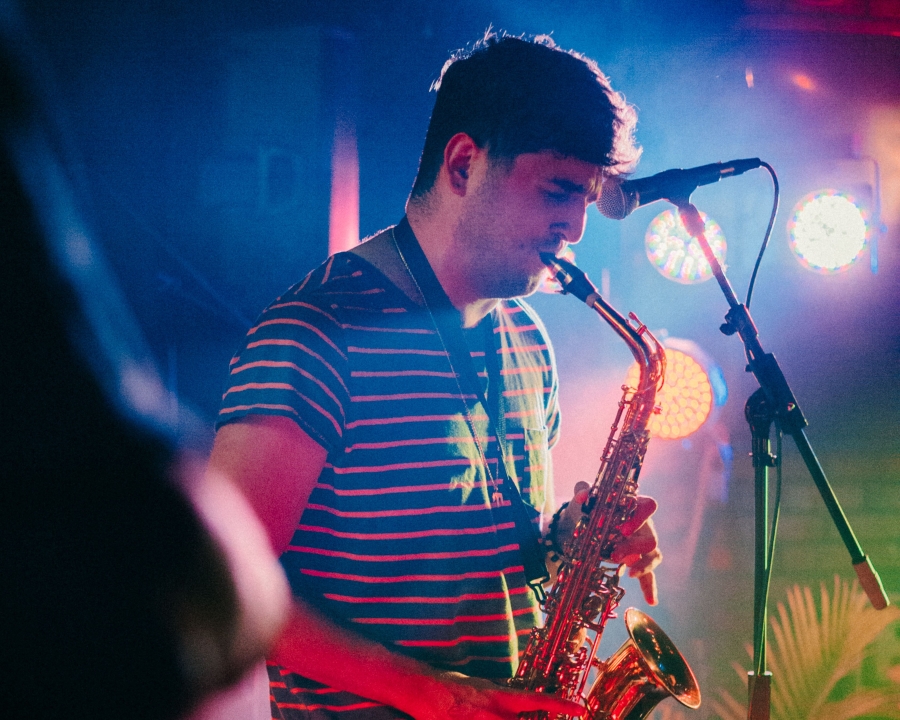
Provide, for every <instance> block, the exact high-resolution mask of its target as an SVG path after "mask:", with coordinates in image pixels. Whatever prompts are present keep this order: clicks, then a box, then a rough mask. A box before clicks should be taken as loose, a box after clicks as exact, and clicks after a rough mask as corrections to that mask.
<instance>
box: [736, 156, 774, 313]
mask: <svg viewBox="0 0 900 720" xmlns="http://www.w3.org/2000/svg"><path fill="white" fill-rule="evenodd" d="M761 166H762V167H764V168H765V169H766V170H768V171H769V175H771V176H772V185H774V188H773V195H774V197H773V199H772V215H771V216H770V217H769V227H767V228H766V235H765V237H764V238H763V242H762V247H761V248H760V249H759V255H758V256H757V257H756V264H755V265H754V266H753V274H752V275H751V276H750V285H749V286H748V287H747V302H745V303H744V304H745V305H746V307H747V309H748V310H749V309H750V298H751V297H752V295H753V286H754V285H755V284H756V273H757V272H759V265H760V263H761V262H762V258H763V254H764V253H765V252H766V247H767V246H768V244H769V238H770V237H771V236H772V228H773V227H774V226H775V216H776V215H777V214H778V198H779V195H780V191H779V188H778V176H777V175H776V174H775V170H774V168H773V167H772V166H771V165H769V163H767V162H764V163H762V164H761Z"/></svg>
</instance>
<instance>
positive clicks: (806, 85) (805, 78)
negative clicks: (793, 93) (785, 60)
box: [791, 73, 816, 92]
mask: <svg viewBox="0 0 900 720" xmlns="http://www.w3.org/2000/svg"><path fill="white" fill-rule="evenodd" d="M791 80H792V81H793V83H794V85H796V86H797V87H798V88H800V89H801V90H806V91H807V92H812V91H813V90H815V89H816V84H815V83H814V82H813V79H812V78H811V77H810V76H809V75H805V74H803V73H794V74H793V75H792V76H791Z"/></svg>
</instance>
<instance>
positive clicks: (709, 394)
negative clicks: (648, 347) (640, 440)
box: [625, 338, 728, 440]
mask: <svg viewBox="0 0 900 720" xmlns="http://www.w3.org/2000/svg"><path fill="white" fill-rule="evenodd" d="M664 346H665V353H666V378H665V382H664V383H663V386H662V388H661V389H660V390H659V391H658V392H657V394H656V404H657V406H658V407H659V413H657V414H655V415H653V417H652V418H651V419H650V425H649V428H648V430H649V432H650V435H651V437H657V438H665V439H669V440H676V439H679V438H685V437H688V436H689V435H691V434H693V433H694V432H696V431H697V430H698V429H699V428H700V426H701V425H703V423H704V422H706V420H707V418H708V417H709V416H710V413H711V412H712V411H713V410H714V409H715V408H716V407H720V406H722V405H724V404H725V400H726V399H727V397H728V389H727V387H726V385H725V379H724V377H723V376H722V371H721V370H720V369H719V367H718V366H717V365H715V364H714V363H713V362H712V361H710V360H709V358H708V357H707V356H706V354H705V353H703V352H702V351H701V350H700V349H699V347H697V345H696V344H695V343H692V342H690V341H688V340H678V339H676V338H668V339H666V340H665V342H664ZM638 377H639V369H638V366H637V363H635V364H633V365H632V366H631V367H630V368H629V370H628V374H627V376H626V378H625V384H626V385H627V386H628V387H635V386H636V384H637V382H638Z"/></svg>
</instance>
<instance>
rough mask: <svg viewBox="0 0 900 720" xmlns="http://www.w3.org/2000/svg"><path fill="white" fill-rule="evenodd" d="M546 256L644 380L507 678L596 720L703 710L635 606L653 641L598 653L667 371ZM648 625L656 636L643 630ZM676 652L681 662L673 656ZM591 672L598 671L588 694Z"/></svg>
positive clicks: (581, 278)
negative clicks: (539, 622)
mask: <svg viewBox="0 0 900 720" xmlns="http://www.w3.org/2000/svg"><path fill="white" fill-rule="evenodd" d="M545 262H547V264H548V266H550V267H551V269H552V270H553V271H554V274H555V275H556V277H557V279H558V280H559V281H560V283H561V284H562V286H563V289H564V291H566V292H570V293H571V294H573V295H575V296H576V297H578V298H579V299H581V300H582V301H584V302H585V303H586V304H587V305H588V306H589V307H591V308H593V309H594V310H595V311H596V312H597V313H598V314H599V315H601V317H603V319H604V320H605V321H606V322H607V323H608V324H609V325H610V326H611V327H612V328H613V330H614V331H615V332H616V333H617V334H618V335H619V336H620V337H622V339H623V340H625V342H626V343H627V344H628V346H629V349H630V350H631V352H632V355H633V356H634V358H635V360H636V361H637V363H638V366H639V368H640V379H639V382H638V384H637V387H636V388H627V387H626V388H623V390H624V393H623V396H622V399H621V401H620V402H619V406H618V411H617V413H616V417H615V420H614V422H613V425H612V431H611V433H610V436H609V439H608V440H607V443H606V447H605V448H604V450H603V455H602V458H601V465H600V470H599V471H598V473H597V478H596V480H595V481H594V484H593V486H592V487H591V489H590V492H589V495H588V498H587V501H586V502H585V503H584V504H583V507H582V509H583V513H582V516H581V518H580V519H579V521H578V524H577V525H576V527H575V530H574V533H573V535H572V537H571V539H570V540H567V541H565V542H564V543H563V546H562V547H561V548H560V550H561V553H560V555H561V559H562V562H561V565H560V568H559V571H558V573H557V578H556V582H555V583H554V585H553V587H552V588H551V589H550V591H549V592H548V593H547V596H546V600H545V602H544V605H543V610H544V613H545V622H544V625H543V627H540V628H535V629H534V630H532V633H531V636H530V638H529V642H528V645H527V647H526V649H525V652H524V653H523V655H522V658H521V660H520V663H519V668H518V671H517V673H516V676H515V677H514V678H513V679H512V680H511V682H510V684H511V685H512V686H513V687H517V688H521V689H526V690H532V691H535V692H548V693H552V694H554V695H557V696H559V697H563V698H566V699H568V700H574V701H576V702H577V701H582V700H585V699H586V701H587V706H588V708H589V711H590V713H589V715H588V717H590V718H591V719H592V720H620V719H621V720H626V719H627V720H640V719H641V718H644V717H646V715H647V714H648V713H649V712H650V711H651V710H652V708H653V707H654V706H655V705H656V704H657V703H658V702H659V701H660V700H661V699H663V698H664V697H668V696H673V697H675V698H676V699H677V700H678V701H679V702H681V703H682V704H684V705H687V706H688V707H697V706H699V704H700V692H699V688H697V684H696V680H695V679H694V676H693V673H691V670H690V668H689V667H688V665H687V663H686V662H685V661H684V659H683V658H681V655H680V653H678V651H677V649H675V647H674V645H673V644H672V643H671V641H670V640H669V639H668V637H666V635H665V633H663V632H662V631H661V630H659V628H658V627H657V626H656V624H655V623H653V621H652V620H650V618H648V617H647V616H646V615H644V614H643V613H639V611H637V610H634V609H633V608H632V609H629V610H628V611H627V613H626V616H627V618H630V620H629V623H630V624H632V625H634V627H635V628H638V627H639V628H641V630H640V634H641V637H642V638H648V637H649V638H652V639H651V640H650V641H648V642H645V643H644V644H643V645H640V644H639V643H638V642H637V641H636V639H635V634H634V632H633V630H632V628H631V627H629V633H630V634H631V640H629V641H628V642H626V643H625V644H624V645H623V646H622V648H620V649H619V651H618V652H617V653H615V654H614V655H613V656H612V657H611V658H610V659H609V660H608V661H606V662H602V661H599V660H598V659H596V657H595V654H596V651H597V647H598V645H599V642H600V639H601V637H602V634H603V629H604V627H605V625H606V623H607V622H608V621H609V620H610V619H612V618H614V617H615V611H616V608H617V607H618V605H619V601H620V600H621V599H622V596H623V594H624V590H622V588H621V587H620V586H619V578H620V574H621V570H622V567H621V566H620V565H618V564H616V563H613V562H612V561H611V559H610V556H611V553H612V550H613V548H614V547H615V546H616V545H617V543H618V542H619V541H620V540H621V539H622V537H621V533H620V531H619V528H620V527H621V526H622V524H623V523H624V522H625V521H627V520H628V518H630V517H631V515H632V514H633V512H634V510H635V507H636V503H637V500H636V498H637V489H638V476H639V475H640V469H641V465H642V463H643V459H644V453H645V452H646V449H647V443H648V440H649V433H648V430H647V427H648V424H649V421H650V417H651V415H652V414H653V412H654V410H655V398H656V393H657V391H658V389H659V387H660V386H661V385H662V381H663V377H664V375H665V352H664V350H663V348H662V346H661V345H660V344H659V343H658V342H657V340H656V338H654V337H653V335H652V334H651V333H650V332H649V331H648V330H647V328H646V327H645V326H644V325H642V324H640V323H639V322H638V320H637V318H636V317H635V316H634V315H631V316H630V319H626V318H625V317H623V316H622V315H620V314H619V313H618V312H617V311H616V310H614V309H613V308H612V307H611V306H610V305H609V304H608V303H606V301H605V300H603V298H602V297H600V295H599V294H598V293H597V291H596V288H594V287H593V285H591V284H590V282H589V281H588V280H587V278H586V276H585V275H584V273H582V272H581V271H580V270H578V269H577V268H576V267H575V266H574V265H571V264H570V263H568V262H566V261H564V260H560V259H558V258H555V257H552V256H550V257H548V258H545ZM638 615H640V616H641V617H640V619H638ZM644 620H646V621H648V622H644ZM648 623H649V625H648ZM650 626H652V632H651V631H647V630H646V628H648V627H650ZM585 630H587V631H593V633H594V637H593V640H592V641H591V642H590V643H588V644H587V645H586V646H585V645H584V644H583V643H582V642H580V640H581V638H582V637H583V633H584V631H585ZM654 652H656V653H661V654H662V655H665V656H666V658H667V660H666V662H667V663H668V666H677V667H678V673H679V675H678V677H677V678H672V677H669V676H667V675H666V673H661V672H660V670H659V665H660V663H658V662H655V661H654V659H653V653H654ZM676 656H677V658H678V659H679V662H674V658H675V657H676ZM592 668H598V670H599V673H598V677H597V679H596V680H595V682H594V683H593V686H592V688H591V690H590V691H589V693H588V694H587V696H586V698H585V692H584V691H585V686H586V684H587V681H588V678H589V675H590V671H591V670H592Z"/></svg>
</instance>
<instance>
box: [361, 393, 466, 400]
mask: <svg viewBox="0 0 900 720" xmlns="http://www.w3.org/2000/svg"><path fill="white" fill-rule="evenodd" d="M459 398H462V399H464V400H474V399H475V396H474V395H460V394H459V393H399V394H397V395H354V396H352V397H351V398H350V399H351V400H352V401H353V402H381V401H385V400H387V401H388V402H394V401H396V400H448V399H449V400H457V399H459Z"/></svg>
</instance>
